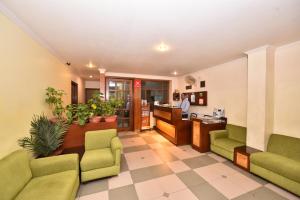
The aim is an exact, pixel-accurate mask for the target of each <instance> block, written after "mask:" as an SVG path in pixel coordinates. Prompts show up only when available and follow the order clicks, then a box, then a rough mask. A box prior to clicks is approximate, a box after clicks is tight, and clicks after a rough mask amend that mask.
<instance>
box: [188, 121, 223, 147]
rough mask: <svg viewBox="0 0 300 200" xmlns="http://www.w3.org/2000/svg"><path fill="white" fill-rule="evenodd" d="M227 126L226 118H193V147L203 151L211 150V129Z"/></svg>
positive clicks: (220, 128)
mask: <svg viewBox="0 0 300 200" xmlns="http://www.w3.org/2000/svg"><path fill="white" fill-rule="evenodd" d="M225 127H226V120H224V121H223V120H206V119H199V118H196V119H192V147H193V148H194V149H196V150H197V151H200V152H201V153H204V152H208V151H210V136H209V131H213V130H222V129H225Z"/></svg>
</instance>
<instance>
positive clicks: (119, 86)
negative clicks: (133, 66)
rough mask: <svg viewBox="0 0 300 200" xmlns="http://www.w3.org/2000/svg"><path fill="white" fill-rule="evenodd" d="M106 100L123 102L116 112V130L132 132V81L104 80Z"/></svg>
mask: <svg viewBox="0 0 300 200" xmlns="http://www.w3.org/2000/svg"><path fill="white" fill-rule="evenodd" d="M106 98H107V99H110V98H115V99H118V100H123V102H124V104H123V106H122V107H121V108H120V109H118V110H117V115H118V118H117V120H118V122H117V124H118V130H119V131H131V130H133V105H132V80H131V79H119V78H110V77H108V78H106Z"/></svg>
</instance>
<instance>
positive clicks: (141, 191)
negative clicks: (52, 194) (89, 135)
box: [77, 131, 299, 200]
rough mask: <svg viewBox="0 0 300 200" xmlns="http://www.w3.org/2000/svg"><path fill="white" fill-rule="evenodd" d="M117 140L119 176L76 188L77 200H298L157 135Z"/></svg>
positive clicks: (127, 134) (218, 159)
mask: <svg viewBox="0 0 300 200" xmlns="http://www.w3.org/2000/svg"><path fill="white" fill-rule="evenodd" d="M119 136H120V139H121V141H122V143H123V146H124V149H123V154H122V166H121V173H120V174H119V176H115V177H111V178H105V179H101V180H97V181H92V182H89V183H86V184H81V186H80V189H79V192H78V197H77V199H78V200H107V199H110V200H135V199H142V200H144V199H145V200H147V199H153V200H163V199H173V200H177V199H178V200H182V199H185V200H193V199H203V200H210V199H212V200H223V199H224V200H225V199H235V200H250V199H251V200H254V199H257V200H267V199H270V200H283V199H299V198H298V197H296V196H294V195H292V194H291V193H288V192H286V191H284V190H282V189H280V188H278V187H276V186H274V185H273V184H271V183H268V182H267V181H265V180H263V179H261V178H259V177H257V176H255V175H252V174H250V173H247V172H245V171H243V170H241V169H240V168H238V167H236V166H234V165H233V164H232V163H231V162H229V161H228V160H226V159H224V158H222V157H220V156H218V155H216V154H213V153H205V154H203V153H199V152H197V151H195V150H193V149H192V148H191V147H190V146H189V145H187V146H179V147H177V146H174V145H173V144H172V143H170V142H168V141H167V140H166V139H165V138H164V137H162V136H161V135H159V134H158V133H157V132H156V131H147V132H143V133H135V132H122V133H120V134H119Z"/></svg>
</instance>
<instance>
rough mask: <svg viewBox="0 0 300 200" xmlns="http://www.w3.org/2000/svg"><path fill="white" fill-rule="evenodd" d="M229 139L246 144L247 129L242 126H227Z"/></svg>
mask: <svg viewBox="0 0 300 200" xmlns="http://www.w3.org/2000/svg"><path fill="white" fill-rule="evenodd" d="M226 129H227V131H228V133H229V134H228V137H229V138H230V139H233V140H236V141H238V142H241V143H244V144H245V143H246V136H247V129H246V128H245V127H242V126H236V125H232V124H227V125H226Z"/></svg>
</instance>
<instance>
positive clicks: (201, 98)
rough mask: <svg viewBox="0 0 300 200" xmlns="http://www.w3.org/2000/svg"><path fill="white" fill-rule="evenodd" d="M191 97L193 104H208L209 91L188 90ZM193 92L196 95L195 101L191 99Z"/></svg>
mask: <svg viewBox="0 0 300 200" xmlns="http://www.w3.org/2000/svg"><path fill="white" fill-rule="evenodd" d="M183 94H187V95H188V98H189V102H190V104H191V105H192V106H207V91H201V92H186V93H183ZM192 94H194V95H195V102H192V101H191V96H192Z"/></svg>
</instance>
